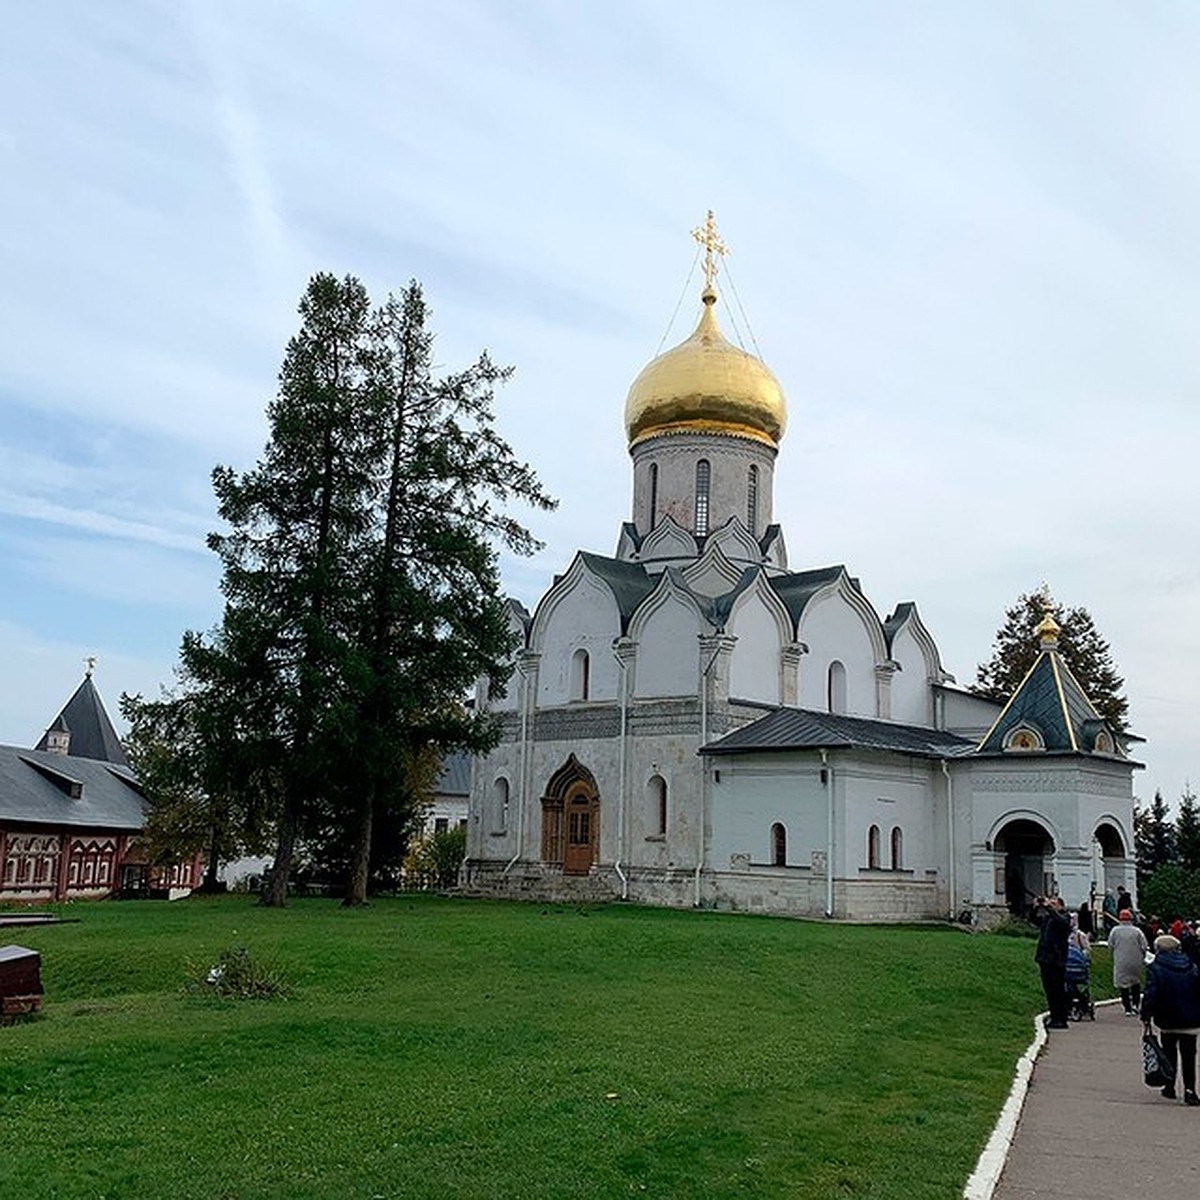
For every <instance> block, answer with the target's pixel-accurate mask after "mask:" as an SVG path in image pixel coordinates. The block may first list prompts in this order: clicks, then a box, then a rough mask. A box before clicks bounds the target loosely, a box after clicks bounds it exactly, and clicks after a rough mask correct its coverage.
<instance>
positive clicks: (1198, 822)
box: [1175, 785, 1200, 913]
mask: <svg viewBox="0 0 1200 1200" xmlns="http://www.w3.org/2000/svg"><path fill="white" fill-rule="evenodd" d="M1175 857H1176V860H1177V861H1178V863H1179V865H1180V866H1181V867H1182V868H1183V869H1184V870H1185V871H1200V813H1198V812H1197V810H1196V796H1195V793H1194V792H1193V791H1192V789H1191V786H1190V785H1188V786H1186V787H1185V788H1184V789H1183V795H1182V796H1181V797H1180V798H1179V811H1178V813H1177V814H1176V817H1175ZM1196 912H1197V913H1200V908H1197V909H1196Z"/></svg>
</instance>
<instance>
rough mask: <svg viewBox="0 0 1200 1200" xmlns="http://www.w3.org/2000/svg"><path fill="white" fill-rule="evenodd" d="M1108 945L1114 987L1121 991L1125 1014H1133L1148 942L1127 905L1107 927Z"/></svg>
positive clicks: (1139, 996) (1138, 1001)
mask: <svg viewBox="0 0 1200 1200" xmlns="http://www.w3.org/2000/svg"><path fill="white" fill-rule="evenodd" d="M1108 949H1109V952H1110V953H1111V954H1112V968H1113V987H1115V988H1116V989H1117V990H1118V991H1119V992H1120V993H1121V1003H1122V1004H1123V1005H1124V1006H1125V1015H1126V1016H1127V1017H1136V1016H1137V1011H1138V1008H1139V1006H1140V1005H1141V1003H1142V968H1143V967H1144V966H1145V964H1146V955H1147V954H1148V953H1149V951H1150V946H1149V943H1148V942H1147V941H1146V935H1145V934H1144V933H1143V932H1142V931H1141V930H1140V929H1139V928H1138V927H1137V926H1136V925H1135V924H1134V923H1133V913H1132V912H1130V911H1129V909H1127V908H1123V909H1121V911H1120V912H1119V913H1118V914H1117V924H1116V925H1114V926H1113V928H1112V929H1110V930H1109V933H1108Z"/></svg>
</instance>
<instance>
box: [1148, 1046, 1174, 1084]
mask: <svg viewBox="0 0 1200 1200" xmlns="http://www.w3.org/2000/svg"><path fill="white" fill-rule="evenodd" d="M1142 1077H1143V1078H1144V1079H1145V1081H1146V1086H1147V1087H1156V1088H1161V1087H1171V1086H1172V1085H1173V1084H1174V1082H1175V1060H1174V1059H1172V1058H1168V1057H1167V1054H1166V1051H1165V1050H1163V1048H1162V1046H1161V1045H1160V1044H1159V1041H1158V1038H1156V1037H1155V1036H1154V1034H1152V1033H1146V1034H1143V1035H1142Z"/></svg>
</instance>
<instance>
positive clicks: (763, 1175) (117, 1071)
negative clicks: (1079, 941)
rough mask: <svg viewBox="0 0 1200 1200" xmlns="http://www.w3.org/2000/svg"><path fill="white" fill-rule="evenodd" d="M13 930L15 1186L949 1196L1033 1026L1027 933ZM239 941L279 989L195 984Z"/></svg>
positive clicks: (7, 1127) (472, 921)
mask: <svg viewBox="0 0 1200 1200" xmlns="http://www.w3.org/2000/svg"><path fill="white" fill-rule="evenodd" d="M65 911H66V913H67V915H70V916H71V917H74V918H79V922H78V924H74V923H72V924H63V925H57V926H52V927H48V928H37V929H14V930H8V931H5V933H4V935H3V936H4V940H5V941H15V942H18V943H20V944H22V945H26V946H30V947H32V948H33V949H36V950H38V951H40V952H41V954H42V956H43V981H44V983H45V986H46V1003H45V1006H44V1015H43V1017H42V1018H41V1019H40V1020H37V1021H35V1022H31V1023H27V1024H22V1025H17V1026H13V1027H9V1028H4V1029H0V1147H2V1150H3V1152H2V1153H0V1196H30V1197H39V1198H49V1197H62V1198H68V1197H69V1198H71V1200H75V1198H80V1200H84V1198H88V1200H91V1198H96V1200H98V1198H100V1197H114V1198H115V1197H120V1198H121V1200H136V1198H138V1197H161V1196H168V1195H169V1196H171V1197H172V1200H191V1198H193V1197H195V1198H196V1200H201V1198H203V1200H234V1198H236V1200H267V1198H271V1200H276V1198H277V1200H285V1198H286V1200H309V1198H313V1200H316V1198H321V1200H326V1198H331V1197H333V1198H341V1197H348V1198H350V1197H352V1198H361V1200H373V1198H376V1197H387V1198H388V1200H392V1198H399V1197H405V1198H412V1197H430V1198H434V1197H436V1198H438V1200H442V1198H448V1197H464V1198H465V1197H472V1198H474V1197H479V1198H485V1197H486V1198H488V1200H491V1198H497V1197H538V1198H550V1197H572V1198H587V1197H597V1198H599V1197H604V1198H606V1200H609V1198H612V1197H621V1196H630V1195H633V1196H639V1195H640V1196H650V1197H671V1198H677V1197H680V1198H682V1197H695V1198H696V1200H702V1198H703V1200H714V1198H718V1197H726V1196H729V1197H733V1196H737V1197H775V1196H779V1197H783V1196H787V1197H791V1198H796V1197H812V1198H814V1200H815V1198H817V1197H819V1198H821V1200H828V1198H830V1197H870V1198H872V1200H893V1198H894V1200H901V1198H903V1200H920V1198H921V1197H953V1196H957V1195H959V1194H960V1193H961V1190H962V1187H963V1184H964V1182H965V1180H966V1178H967V1176H968V1175H969V1173H970V1171H971V1169H972V1167H973V1165H974V1162H975V1159H976V1157H977V1155H978V1153H979V1150H980V1148H981V1147H982V1145H983V1143H984V1141H985V1140H986V1138H987V1135H988V1133H989V1131H990V1129H991V1126H992V1124H993V1122H994V1120H995V1117H996V1114H997V1112H998V1111H999V1108H1000V1106H1001V1104H1002V1103H1003V1100H1004V1097H1005V1095H1006V1094H1007V1091H1008V1087H1009V1084H1010V1081H1011V1077H1012V1069H1013V1065H1014V1063H1015V1060H1016V1058H1017V1057H1018V1056H1019V1054H1020V1053H1021V1051H1022V1050H1023V1049H1024V1047H1025V1046H1026V1044H1027V1043H1028V1041H1029V1038H1030V1035H1031V1017H1032V1015H1033V1014H1034V1013H1035V1012H1036V1011H1037V1010H1038V1009H1039V1008H1040V1007H1041V1003H1040V1000H1041V996H1040V991H1039V988H1038V983H1037V974H1036V971H1035V968H1034V965H1033V962H1032V944H1031V943H1030V942H1028V941H1025V940H1021V939H1012V938H1001V937H991V936H971V935H968V934H964V933H961V932H958V931H953V930H943V929H915V928H878V927H867V926H839V925H824V924H816V923H809V922H797V921H786V920H780V919H771V918H756V917H746V916H731V915H723V914H715V913H692V912H674V911H667V910H658V909H645V908H635V907H625V906H619V905H612V906H605V907H599V908H588V909H575V908H569V907H556V906H538V905H513V904H500V903H486V902H479V901H457V900H445V899H438V898H433V897H417V898H401V899H395V900H382V901H377V902H376V903H374V904H373V905H372V906H371V907H370V908H368V909H366V910H357V911H356V910H350V911H343V910H341V909H340V908H338V906H337V905H336V903H335V902H332V901H328V900H297V901H294V902H293V903H292V905H291V906H290V907H289V908H288V909H286V910H283V911H268V910H263V909H259V908H256V907H254V906H253V905H252V904H251V903H250V902H249V901H248V900H247V899H246V898H244V897H222V898H219V899H199V898H196V899H191V900H186V901H182V902H178V903H175V904H170V905H168V904H161V903H160V904H154V903H102V904H85V905H75V906H72V907H70V908H69V910H65ZM232 947H245V948H246V949H247V950H248V951H249V952H250V955H251V956H252V958H253V959H255V960H256V961H259V962H262V963H265V964H267V965H269V966H270V967H271V968H272V969H273V970H274V971H276V972H277V973H278V975H279V976H281V977H282V978H283V979H285V980H286V981H287V983H288V984H289V988H290V992H289V995H288V997H287V998H286V999H275V1000H235V999H220V998H217V997H214V996H212V995H209V994H206V993H205V990H204V989H203V988H202V989H201V990H200V992H199V994H197V993H196V992H195V991H189V989H188V987H187V982H188V979H189V978H194V977H197V976H200V977H202V976H203V974H204V973H205V971H206V970H207V968H208V966H209V965H210V964H212V963H213V962H215V961H216V959H217V957H218V955H219V954H220V953H221V952H222V951H223V950H227V949H229V948H232Z"/></svg>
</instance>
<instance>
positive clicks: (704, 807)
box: [692, 646, 723, 908]
mask: <svg viewBox="0 0 1200 1200" xmlns="http://www.w3.org/2000/svg"><path fill="white" fill-rule="evenodd" d="M722 649H723V647H721V646H718V647H717V648H716V649H715V650H714V651H713V653H712V658H710V659H709V660H708V665H707V666H706V667H705V668H704V670H703V671H701V672H700V745H701V746H705V745H707V744H708V684H709V680H710V679H711V677H712V669H713V667H714V666H716V662H717V657H718V655H720V653H721V650H722ZM709 767H710V764H709V762H708V760H707V759H705V760H704V771H703V773H702V775H701V782H700V821H699V830H698V832H697V835H696V876H695V879H694V882H693V898H692V904H693V905H694V907H696V908H699V907H700V872H701V871H703V870H704V823H705V821H706V819H707V817H708V789H709V787H710V786H711V784H710V783H709Z"/></svg>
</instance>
